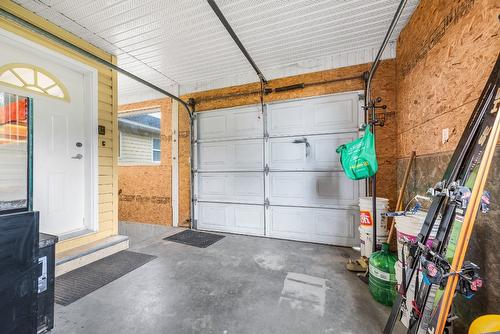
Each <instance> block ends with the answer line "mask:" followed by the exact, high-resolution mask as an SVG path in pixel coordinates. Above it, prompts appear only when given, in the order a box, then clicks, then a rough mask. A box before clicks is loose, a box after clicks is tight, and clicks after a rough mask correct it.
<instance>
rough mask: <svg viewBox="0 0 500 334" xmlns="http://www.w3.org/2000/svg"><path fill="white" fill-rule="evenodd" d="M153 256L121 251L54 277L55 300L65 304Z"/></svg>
mask: <svg viewBox="0 0 500 334" xmlns="http://www.w3.org/2000/svg"><path fill="white" fill-rule="evenodd" d="M155 258H156V256H153V255H148V254H142V253H136V252H130V251H121V252H119V253H116V254H113V255H110V256H108V257H105V258H104V259H101V260H98V261H96V262H92V263H90V264H87V265H86V266H83V267H80V268H78V269H75V270H73V271H70V272H69V273H66V274H63V275H61V276H59V277H56V284H55V302H56V303H57V304H59V305H63V306H67V305H69V304H71V303H73V302H75V301H77V300H78V299H80V298H82V297H85V296H86V295H88V294H89V293H91V292H94V291H96V290H97V289H99V288H101V287H103V286H105V285H106V284H108V283H111V282H113V281H114V280H116V279H118V278H120V277H122V276H123V275H125V274H128V273H129V272H131V271H133V270H135V269H137V268H139V267H141V266H143V265H144V264H146V263H148V262H149V261H151V260H154V259H155Z"/></svg>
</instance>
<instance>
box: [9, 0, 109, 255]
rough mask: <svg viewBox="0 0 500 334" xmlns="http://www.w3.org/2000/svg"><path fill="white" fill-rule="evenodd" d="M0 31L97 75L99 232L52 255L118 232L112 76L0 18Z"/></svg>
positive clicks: (46, 25)
mask: <svg viewBox="0 0 500 334" xmlns="http://www.w3.org/2000/svg"><path fill="white" fill-rule="evenodd" d="M0 8H2V9H4V10H6V11H8V12H10V13H13V14H15V15H17V16H19V17H21V18H23V19H25V20H27V21H29V22H31V23H32V24H35V25H36V26H38V27H40V28H42V29H44V30H46V31H48V32H50V33H52V34H54V35H56V36H58V37H61V38H63V39H65V40H66V41H68V42H70V43H73V44H75V45H77V46H79V47H81V48H83V49H85V50H87V51H89V52H91V53H92V54H94V55H96V56H98V57H100V58H102V59H105V60H107V61H109V62H112V63H116V58H115V57H112V56H111V55H110V54H108V53H106V52H104V51H102V50H100V49H98V48H96V47H95V46H93V45H91V44H89V43H87V42H85V41H83V40H82V39H80V38H78V37H76V36H74V35H72V34H71V33H69V32H67V31H65V30H63V29H61V28H59V27H58V26H56V25H54V24H52V23H50V22H48V21H47V20H45V19H43V18H41V17H39V16H37V15H35V14H33V13H31V12H29V11H27V10H25V9H24V8H22V7H20V6H18V5H16V4H14V3H13V2H11V1H1V2H0ZM0 29H5V30H7V31H9V32H12V33H14V34H16V35H18V36H21V37H23V38H26V39H28V40H30V41H32V42H35V43H37V44H40V45H42V46H44V47H46V48H49V49H51V50H53V51H56V52H59V53H61V54H63V55H65V56H68V57H71V58H73V59H75V60H77V61H80V62H82V63H84V64H86V65H89V66H92V67H94V68H96V69H97V71H98V85H99V87H98V100H99V101H98V109H99V117H98V122H99V125H104V126H105V127H106V134H105V135H100V136H99V153H98V156H99V228H98V231H97V232H95V233H92V234H88V235H85V236H83V237H79V238H73V239H69V240H64V241H61V242H59V243H58V244H57V247H56V251H57V252H63V251H66V250H68V249H71V248H75V247H79V246H82V245H85V244H87V243H91V242H94V241H97V240H100V239H103V238H106V237H109V236H111V235H114V234H116V233H117V231H118V220H117V217H118V216H117V215H118V212H117V187H116V177H117V168H116V154H117V151H116V149H115V142H116V141H115V137H116V122H115V113H116V107H117V105H116V73H114V72H113V71H111V70H109V69H108V68H106V67H105V66H103V65H101V64H99V63H96V62H94V61H92V60H89V59H88V58H85V57H83V56H81V55H80V54H78V53H77V52H75V51H73V50H70V49H67V48H65V47H63V46H61V45H59V44H57V43H55V42H52V41H50V40H48V39H46V38H44V37H42V36H40V35H38V34H36V33H34V32H32V31H30V30H28V29H25V28H23V27H21V26H18V25H16V24H14V23H13V22H11V21H8V20H5V19H1V18H0Z"/></svg>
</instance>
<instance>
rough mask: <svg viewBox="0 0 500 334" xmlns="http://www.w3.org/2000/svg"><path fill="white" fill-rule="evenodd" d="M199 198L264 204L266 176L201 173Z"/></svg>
mask: <svg viewBox="0 0 500 334" xmlns="http://www.w3.org/2000/svg"><path fill="white" fill-rule="evenodd" d="M197 187H198V200H200V201H220V202H242V203H256V204H263V202H264V199H263V194H264V176H263V173H262V172H255V173H244V172H242V173H227V172H226V173H200V174H199V176H198V178H197Z"/></svg>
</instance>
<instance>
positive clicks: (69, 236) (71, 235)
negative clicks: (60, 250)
mask: <svg viewBox="0 0 500 334" xmlns="http://www.w3.org/2000/svg"><path fill="white" fill-rule="evenodd" d="M92 233H95V231H93V230H89V229H86V228H84V229H81V230H76V231H71V232H67V233H63V234H60V235H58V238H59V241H64V240H68V239H74V238H78V237H83V236H84V235H87V234H92Z"/></svg>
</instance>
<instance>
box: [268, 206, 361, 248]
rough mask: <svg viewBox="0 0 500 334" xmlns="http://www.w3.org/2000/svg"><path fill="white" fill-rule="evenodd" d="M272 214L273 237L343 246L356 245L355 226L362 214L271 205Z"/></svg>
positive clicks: (271, 231)
mask: <svg viewBox="0 0 500 334" xmlns="http://www.w3.org/2000/svg"><path fill="white" fill-rule="evenodd" d="M269 211H270V212H269V235H270V236H272V237H275V238H284V239H292V240H300V241H312V242H319V243H327V244H336V245H342V246H353V245H354V244H355V243H356V242H355V241H356V231H355V229H354V226H355V225H356V219H358V218H357V217H359V213H357V212H356V211H355V210H333V209H311V208H294V207H273V206H271V207H270V208H269Z"/></svg>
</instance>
